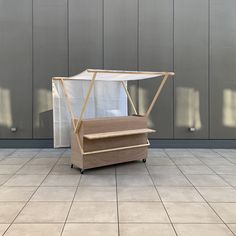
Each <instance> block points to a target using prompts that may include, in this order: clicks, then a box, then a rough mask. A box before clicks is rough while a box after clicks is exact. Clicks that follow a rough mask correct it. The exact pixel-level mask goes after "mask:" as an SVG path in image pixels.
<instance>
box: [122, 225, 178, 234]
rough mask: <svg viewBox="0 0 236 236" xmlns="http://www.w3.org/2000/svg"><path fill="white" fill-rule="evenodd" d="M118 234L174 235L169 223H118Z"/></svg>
mask: <svg viewBox="0 0 236 236" xmlns="http://www.w3.org/2000/svg"><path fill="white" fill-rule="evenodd" d="M120 236H175V232H174V230H173V228H172V226H171V224H120Z"/></svg>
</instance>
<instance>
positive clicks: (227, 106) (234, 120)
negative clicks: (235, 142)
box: [222, 89, 236, 128]
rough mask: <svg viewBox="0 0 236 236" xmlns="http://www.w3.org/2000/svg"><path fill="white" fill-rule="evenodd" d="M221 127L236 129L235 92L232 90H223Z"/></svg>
mask: <svg viewBox="0 0 236 236" xmlns="http://www.w3.org/2000/svg"><path fill="white" fill-rule="evenodd" d="M222 108H223V111H222V120H223V126H226V127H229V128H236V91H235V90H232V89H224V90H223V106H222Z"/></svg>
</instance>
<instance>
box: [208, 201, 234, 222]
mask: <svg viewBox="0 0 236 236" xmlns="http://www.w3.org/2000/svg"><path fill="white" fill-rule="evenodd" d="M211 206H212V207H213V209H214V210H215V211H216V212H217V214H218V215H219V216H220V217H221V219H222V220H223V221H224V222H225V223H229V224H230V223H233V224H235V223H236V203H211Z"/></svg>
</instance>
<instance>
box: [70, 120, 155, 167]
mask: <svg viewBox="0 0 236 236" xmlns="http://www.w3.org/2000/svg"><path fill="white" fill-rule="evenodd" d="M150 132H155V131H154V130H152V129H148V128H147V118H146V117H141V116H127V117H114V118H102V119H88V120H82V122H81V125H80V129H79V131H78V132H77V133H74V132H73V131H72V132H71V138H72V146H71V151H72V154H71V163H72V165H75V166H77V167H79V168H80V169H81V171H82V172H83V170H84V169H89V168H94V167H100V166H106V165H112V164H117V163H123V162H129V161H134V160H143V161H145V160H146V158H147V148H148V146H149V142H148V139H147V134H148V133H150ZM72 167H73V166H72Z"/></svg>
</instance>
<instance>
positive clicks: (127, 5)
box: [104, 0, 138, 70]
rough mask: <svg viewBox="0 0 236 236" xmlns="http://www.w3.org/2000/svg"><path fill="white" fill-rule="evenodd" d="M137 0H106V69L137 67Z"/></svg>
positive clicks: (134, 68) (133, 68)
mask: <svg viewBox="0 0 236 236" xmlns="http://www.w3.org/2000/svg"><path fill="white" fill-rule="evenodd" d="M137 33H138V1H137V0H126V1H123V0H116V1H111V0H104V66H105V69H126V70H136V69H137Z"/></svg>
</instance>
